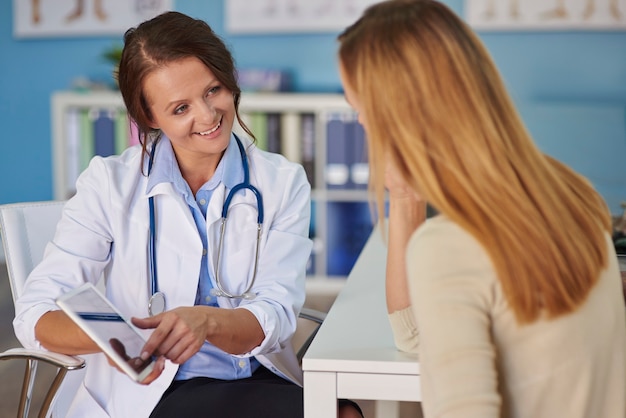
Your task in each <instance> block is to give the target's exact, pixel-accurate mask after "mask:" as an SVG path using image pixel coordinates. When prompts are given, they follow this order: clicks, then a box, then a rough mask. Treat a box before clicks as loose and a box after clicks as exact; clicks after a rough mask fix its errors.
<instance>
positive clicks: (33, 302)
mask: <svg viewBox="0 0 626 418" xmlns="http://www.w3.org/2000/svg"><path fill="white" fill-rule="evenodd" d="M124 40H125V46H124V51H123V54H122V59H121V62H120V66H119V74H118V81H119V87H120V91H121V93H122V96H123V98H124V102H125V105H126V108H127V110H128V114H129V116H130V117H131V118H132V119H133V120H134V121H135V122H136V123H137V126H138V128H139V131H140V137H141V143H142V144H141V146H139V145H137V146H134V147H131V148H129V149H128V150H127V151H125V152H124V153H123V154H122V155H120V156H113V157H108V158H100V157H95V158H94V159H93V160H92V161H91V163H90V165H89V167H88V168H87V170H86V171H85V172H84V173H83V174H82V175H81V176H80V178H79V180H78V182H77V187H76V188H77V193H76V195H75V196H74V197H73V198H72V199H70V200H69V201H68V202H67V204H66V206H65V209H64V212H63V216H62V219H61V220H60V223H59V225H58V228H57V232H56V235H55V237H54V240H53V242H52V243H51V244H50V245H49V246H48V248H47V252H46V255H45V257H44V260H43V261H42V262H41V264H40V265H39V266H38V267H37V268H36V269H35V270H34V271H33V273H32V274H31V276H30V277H29V279H28V281H27V284H26V289H25V291H24V295H23V297H22V298H20V299H19V300H18V301H17V305H16V307H17V309H16V319H15V322H14V326H15V329H16V333H17V335H18V337H19V339H20V341H21V342H22V343H23V344H24V345H25V346H27V347H39V346H43V347H44V348H46V349H49V350H54V351H57V352H62V353H66V354H79V355H85V354H87V355H86V356H85V358H86V359H87V363H88V366H87V369H86V374H85V377H84V381H83V382H82V385H81V387H80V389H79V390H78V391H77V393H76V396H75V398H74V400H73V403H72V405H71V407H70V413H69V415H68V416H70V417H85V416H89V417H107V416H113V417H148V416H153V417H174V416H176V417H182V416H185V417H194V416H216V417H231V416H232V417H238V418H242V417H288V418H293V417H298V416H302V413H303V412H302V410H303V408H302V389H301V387H300V385H301V372H300V368H299V366H298V364H297V360H296V358H295V355H294V352H293V349H292V347H291V337H292V335H293V333H294V331H295V329H296V319H297V317H298V313H299V311H300V309H301V307H302V305H303V303H304V298H305V292H304V279H305V266H306V262H307V259H308V257H309V253H310V250H311V242H310V240H309V239H308V228H309V218H310V185H309V184H308V182H307V179H306V175H305V173H304V170H303V169H302V167H301V166H299V165H297V164H294V163H291V162H289V161H287V160H286V159H285V158H283V157H282V156H280V155H276V154H270V153H267V152H263V151H260V150H259V149H257V148H256V147H255V146H254V144H252V143H251V142H249V141H248V140H247V139H245V138H238V137H236V136H235V135H234V134H233V133H232V127H233V123H234V120H235V118H236V119H237V120H238V121H239V123H240V124H241V125H242V127H243V128H244V130H245V131H246V132H247V133H248V134H249V135H250V136H252V134H251V133H250V132H249V130H248V129H247V128H246V126H245V124H243V123H242V121H241V120H240V118H239V114H238V104H239V99H240V89H239V87H238V85H237V81H236V73H235V67H234V62H233V58H232V56H231V54H230V52H229V51H228V50H227V48H226V47H225V45H224V43H223V42H222V41H221V40H220V39H219V38H218V37H217V36H216V35H215V33H214V32H213V31H212V30H211V28H210V27H209V26H208V25H207V24H206V23H205V22H203V21H200V20H195V19H192V18H190V17H188V16H185V15H183V14H180V13H176V12H168V13H165V14H163V15H160V16H157V17H156V18H154V19H152V20H149V21H146V22H144V23H142V24H140V25H139V26H138V27H136V28H133V29H130V30H129V31H128V32H127V33H126V35H125V39H124ZM250 185H252V186H250ZM223 217H226V218H227V222H226V224H225V230H224V233H223V235H222V234H221V232H220V230H221V224H222V218H223ZM259 224H260V235H257V227H258V226H259ZM102 275H103V276H104V280H105V283H106V296H107V297H108V299H109V300H110V301H111V302H112V303H113V304H114V305H115V306H117V308H118V309H119V310H121V311H122V313H123V314H125V315H126V316H128V317H133V322H134V324H135V325H136V326H138V327H139V328H142V329H145V330H146V331H145V333H146V337H149V338H148V340H147V343H146V345H145V347H144V349H143V352H142V357H143V358H147V357H148V356H152V355H154V356H157V357H158V361H157V364H156V367H155V369H154V370H153V372H152V373H151V374H150V375H148V376H147V377H146V379H145V380H144V381H143V382H142V383H143V385H141V384H137V383H135V382H134V381H132V380H131V379H129V378H128V377H127V376H126V375H124V374H123V373H121V372H120V371H118V370H117V369H116V368H114V367H111V365H110V364H109V362H108V361H107V358H106V356H105V355H103V354H102V353H101V352H100V350H99V349H98V347H97V346H96V345H95V344H94V342H93V341H91V340H90V339H89V338H88V337H87V336H86V335H85V334H84V333H83V332H82V331H80V330H79V329H78V328H77V327H76V326H75V325H74V323H73V322H72V321H71V320H70V319H69V318H68V317H67V316H66V315H65V314H64V313H63V312H62V311H59V310H58V308H57V306H56V304H55V299H56V298H57V297H59V296H60V295H61V294H63V293H65V292H68V291H70V290H71V289H73V288H76V287H78V286H80V285H81V284H83V283H84V282H92V283H96V282H97V281H98V280H99V278H100V277H101V276H102Z"/></svg>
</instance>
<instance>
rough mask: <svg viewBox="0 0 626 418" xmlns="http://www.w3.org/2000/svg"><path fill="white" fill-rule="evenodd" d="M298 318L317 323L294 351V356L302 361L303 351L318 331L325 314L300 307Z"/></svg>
mask: <svg viewBox="0 0 626 418" xmlns="http://www.w3.org/2000/svg"><path fill="white" fill-rule="evenodd" d="M300 318H303V319H307V320H309V321H313V322H315V323H316V324H317V326H316V327H315V329H314V330H313V332H312V333H311V334H309V336H308V338H307V339H306V340H305V341H304V343H303V344H302V345H301V346H300V349H299V350H298V352H297V353H296V357H297V358H298V361H299V362H301V361H302V357H304V353H306V350H307V349H308V348H309V346H310V345H311V343H312V342H313V338H314V337H315V335H316V334H317V331H319V329H320V326H321V325H322V323H323V322H324V320H325V319H326V314H325V313H324V312H321V311H318V310H315V309H310V308H302V311H300Z"/></svg>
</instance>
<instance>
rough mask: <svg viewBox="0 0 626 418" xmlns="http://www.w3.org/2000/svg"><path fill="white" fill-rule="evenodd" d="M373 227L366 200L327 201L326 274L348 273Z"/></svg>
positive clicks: (340, 274) (344, 274)
mask: <svg viewBox="0 0 626 418" xmlns="http://www.w3.org/2000/svg"><path fill="white" fill-rule="evenodd" d="M372 229H373V224H372V217H371V214H370V208H369V203H368V202H364V201H357V202H328V203H327V235H326V237H327V243H326V249H327V254H326V260H327V264H326V269H327V274H328V275H329V276H347V275H348V274H349V273H350V271H351V270H352V267H353V266H354V263H355V262H356V260H357V258H358V257H359V254H360V253H361V250H363V247H364V246H365V243H366V242H367V239H368V238H369V236H370V234H371V232H372Z"/></svg>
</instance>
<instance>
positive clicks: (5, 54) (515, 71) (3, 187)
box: [0, 0, 626, 213]
mask: <svg viewBox="0 0 626 418" xmlns="http://www.w3.org/2000/svg"><path fill="white" fill-rule="evenodd" d="M446 3H447V4H448V5H450V6H451V7H452V8H453V9H454V10H456V11H457V12H458V13H460V14H461V13H462V12H463V2H462V0H448V1H446ZM176 9H177V10H179V11H181V12H184V13H187V14H190V15H192V16H194V17H199V18H203V19H205V20H206V21H207V22H208V23H209V24H210V25H211V26H212V27H213V28H214V29H215V30H216V31H217V32H218V33H219V34H221V35H222V36H223V37H224V38H225V40H226V42H227V43H228V44H229V45H230V47H231V49H232V51H233V53H234V55H235V58H236V60H237V63H238V65H239V66H240V67H269V68H282V69H287V70H290V71H292V73H293V74H294V83H295V89H296V90H298V91H339V89H340V83H339V77H338V75H337V70H336V59H335V51H336V43H335V36H336V34H324V35H319V34H316V35H291V36H286V35H255V36H231V35H229V34H227V33H225V29H224V22H223V14H224V4H223V0H184V1H178V2H177V3H176ZM12 15H13V10H12V2H11V1H2V2H0V127H1V128H2V133H3V136H2V138H1V139H0V179H2V180H1V181H0V203H9V202H17V201H29V200H44V199H50V198H52V177H51V176H52V174H51V173H52V165H51V145H50V137H51V129H50V95H51V93H52V92H54V91H56V90H64V89H67V88H69V87H70V85H71V83H72V80H73V79H75V78H76V77H78V76H86V77H89V78H90V79H95V80H107V81H108V80H110V70H111V69H110V66H109V65H108V64H107V63H106V62H104V61H103V60H102V58H101V57H100V55H101V53H102V51H103V50H104V49H106V48H107V47H110V46H111V45H113V44H116V43H117V44H121V38H122V37H121V35H120V36H119V37H98V38H85V39H78V38H49V39H28V40H16V39H14V38H13V35H12V30H13V23H12ZM480 36H481V37H482V39H483V40H484V41H485V43H486V45H487V47H488V48H489V50H490V51H491V53H492V55H493V57H494V59H495V61H496V63H497V64H498V66H499V68H500V69H501V71H502V73H503V76H504V78H505V81H506V83H507V85H508V86H509V89H510V92H511V94H512V96H513V99H514V100H515V101H516V103H518V105H519V107H520V111H521V113H522V115H523V117H524V118H525V120H526V122H527V124H528V126H529V129H530V131H531V132H532V133H533V134H534V135H535V137H536V139H537V142H538V144H539V146H540V147H541V148H542V149H544V150H545V151H546V152H548V153H550V154H552V155H554V156H555V157H557V158H559V159H561V160H563V161H564V162H566V163H568V164H570V165H572V166H573V167H574V168H575V169H577V170H579V171H581V172H583V174H585V175H587V176H588V177H589V178H590V179H591V181H592V182H593V183H594V184H595V185H596V187H597V188H598V189H599V190H600V192H601V193H602V194H603V195H604V197H605V198H606V199H607V201H608V202H609V205H610V207H611V210H612V211H613V212H614V213H619V212H620V208H619V202H620V201H622V200H626V163H624V159H625V158H626V120H625V119H626V110H625V109H626V107H625V106H626V105H625V104H626V32H484V33H480Z"/></svg>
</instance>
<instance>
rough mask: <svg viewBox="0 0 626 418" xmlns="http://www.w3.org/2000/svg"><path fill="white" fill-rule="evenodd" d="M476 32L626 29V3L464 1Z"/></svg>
mask: <svg viewBox="0 0 626 418" xmlns="http://www.w3.org/2000/svg"><path fill="white" fill-rule="evenodd" d="M465 18H466V20H467V22H468V23H469V24H470V25H472V27H473V28H475V29H477V30H518V29H520V30H523V29H530V30H544V29H547V30H552V29H554V30H626V0H465Z"/></svg>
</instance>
